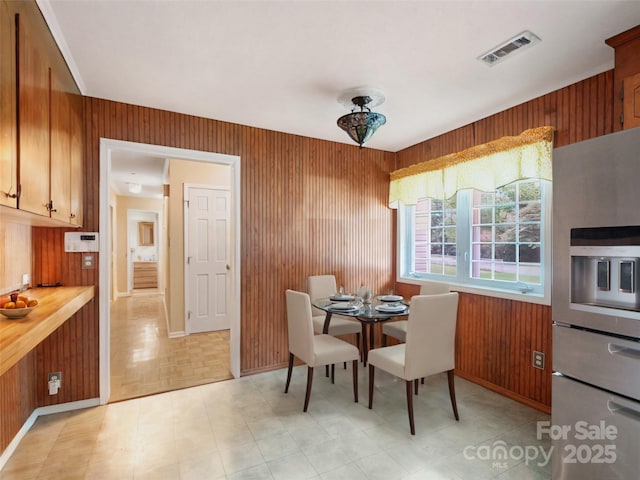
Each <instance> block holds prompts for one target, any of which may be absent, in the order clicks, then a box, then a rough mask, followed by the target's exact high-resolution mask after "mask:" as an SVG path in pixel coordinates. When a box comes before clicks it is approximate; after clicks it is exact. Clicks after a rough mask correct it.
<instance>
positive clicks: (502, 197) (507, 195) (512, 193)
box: [495, 184, 516, 205]
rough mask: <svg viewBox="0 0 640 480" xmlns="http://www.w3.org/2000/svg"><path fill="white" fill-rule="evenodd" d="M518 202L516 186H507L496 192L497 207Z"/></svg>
mask: <svg viewBox="0 0 640 480" xmlns="http://www.w3.org/2000/svg"><path fill="white" fill-rule="evenodd" d="M515 201H516V186H515V184H511V185H506V186H504V187H502V188H499V189H498V190H496V200H495V202H496V205H505V204H509V203H513V202H515Z"/></svg>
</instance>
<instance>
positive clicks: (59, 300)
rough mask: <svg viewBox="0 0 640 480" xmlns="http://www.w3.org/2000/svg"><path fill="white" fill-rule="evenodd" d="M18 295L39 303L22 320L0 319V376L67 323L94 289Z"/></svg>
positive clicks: (59, 289) (46, 290)
mask: <svg viewBox="0 0 640 480" xmlns="http://www.w3.org/2000/svg"><path fill="white" fill-rule="evenodd" d="M20 295H26V296H27V297H29V298H35V299H37V300H38V305H37V306H36V307H35V308H34V309H33V310H32V311H31V312H30V313H29V315H27V316H26V317H24V318H21V319H17V320H9V319H7V318H5V317H4V316H2V315H0V376H1V375H3V374H4V373H5V372H6V371H7V370H9V369H10V368H11V367H13V366H14V365H15V364H16V363H18V362H19V361H20V359H21V358H22V357H24V356H25V355H26V354H27V353H29V352H30V351H31V350H33V349H34V348H35V347H36V346H37V345H38V344H39V343H40V342H42V341H43V340H44V339H45V338H47V337H48V336H49V335H50V334H51V333H53V332H54V331H55V330H56V329H57V328H58V327H59V326H60V325H62V324H63V323H64V322H66V321H67V320H68V319H69V318H70V317H71V316H72V315H73V314H74V313H76V312H77V311H78V310H80V309H81V308H82V307H83V306H84V305H85V304H86V303H88V302H89V301H90V300H91V299H92V298H93V296H94V287H93V286H88V287H54V288H32V289H30V290H26V291H24V292H20Z"/></svg>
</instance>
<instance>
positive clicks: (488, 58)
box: [477, 30, 540, 66]
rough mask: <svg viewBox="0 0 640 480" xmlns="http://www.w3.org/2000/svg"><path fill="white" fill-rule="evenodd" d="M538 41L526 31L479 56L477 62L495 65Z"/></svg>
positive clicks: (532, 34)
mask: <svg viewBox="0 0 640 480" xmlns="http://www.w3.org/2000/svg"><path fill="white" fill-rule="evenodd" d="M539 41H540V37H538V36H537V35H535V34H534V33H531V32H530V31H528V30H525V31H524V32H522V33H520V34H518V35H516V36H515V37H513V38H511V39H509V40H507V41H506V42H504V43H502V44H500V45H499V46H497V47H495V48H492V49H491V50H489V51H488V52H486V53H483V54H482V55H480V56H479V57H477V58H478V60H480V61H481V62H484V63H486V64H487V65H489V66H493V65H495V64H496V63H498V62H500V61H501V60H503V59H504V58H505V57H507V56H508V55H510V54H512V53H514V52H517V51H520V50H522V49H524V48H526V47H530V46H532V45H535V44H536V43H538V42H539Z"/></svg>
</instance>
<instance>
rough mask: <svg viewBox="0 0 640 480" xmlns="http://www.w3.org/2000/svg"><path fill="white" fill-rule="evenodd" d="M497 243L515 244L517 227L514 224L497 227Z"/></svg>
mask: <svg viewBox="0 0 640 480" xmlns="http://www.w3.org/2000/svg"><path fill="white" fill-rule="evenodd" d="M495 240H496V242H515V241H516V226H515V225H513V224H507V225H496V238H495Z"/></svg>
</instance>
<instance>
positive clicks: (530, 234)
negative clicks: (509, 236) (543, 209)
mask: <svg viewBox="0 0 640 480" xmlns="http://www.w3.org/2000/svg"><path fill="white" fill-rule="evenodd" d="M514 240H515V239H514ZM519 240H520V242H539V241H540V224H538V223H527V224H524V225H520V238H519Z"/></svg>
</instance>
